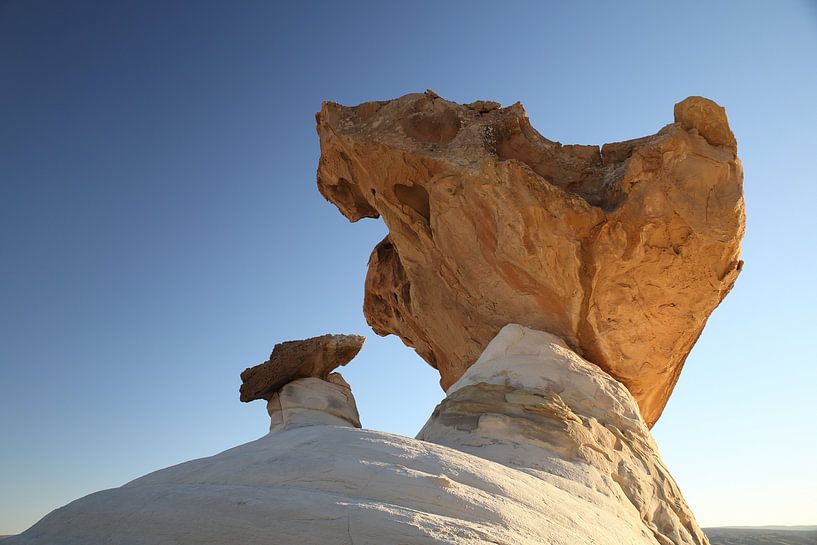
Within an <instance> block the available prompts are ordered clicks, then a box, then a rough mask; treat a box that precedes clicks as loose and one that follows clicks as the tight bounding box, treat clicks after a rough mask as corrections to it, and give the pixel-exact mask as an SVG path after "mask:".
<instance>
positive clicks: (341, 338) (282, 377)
mask: <svg viewBox="0 0 817 545" xmlns="http://www.w3.org/2000/svg"><path fill="white" fill-rule="evenodd" d="M365 340H366V338H365V337H362V336H360V335H321V336H320V337H312V338H310V339H305V340H302V341H287V342H283V343H280V344H276V345H275V347H274V348H273V349H272V353H271V354H270V357H269V360H267V361H265V362H264V363H262V364H260V365H256V366H255V367H250V368H248V369H245V370H244V372H242V373H241V381H242V384H241V388H240V397H241V401H244V402H249V401H253V400H256V399H266V400H268V401H269V400H270V399H271V398H272V396H273V395H274V394H275V393H276V392H277V391H278V390H280V389H281V388H283V387H284V386H285V385H286V384H288V383H290V382H292V381H293V380H296V379H299V378H308V377H315V378H319V379H323V380H327V379H328V377H329V374H330V373H331V372H332V371H334V370H335V369H337V368H338V367H340V366H341V365H346V364H347V363H349V362H350V361H352V358H354V357H355V356H357V353H358V352H360V349H361V348H362V347H363V342H364V341H365ZM347 386H348V385H347Z"/></svg>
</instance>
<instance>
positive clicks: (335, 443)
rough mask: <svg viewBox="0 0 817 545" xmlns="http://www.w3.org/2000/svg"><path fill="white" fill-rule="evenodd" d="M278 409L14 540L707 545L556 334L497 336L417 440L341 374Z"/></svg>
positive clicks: (619, 393) (513, 329) (642, 439)
mask: <svg viewBox="0 0 817 545" xmlns="http://www.w3.org/2000/svg"><path fill="white" fill-rule="evenodd" d="M347 392H348V395H347ZM344 403H346V404H347V405H346V406H343V404H344ZM349 404H351V405H349ZM269 408H270V413H271V416H272V419H273V426H272V431H271V432H270V433H269V434H268V435H266V436H265V437H263V438H261V439H259V440H257V441H253V442H251V443H247V444H245V445H241V446H239V447H236V448H234V449H231V450H228V451H226V452H223V453H221V454H218V455H216V456H213V457H210V458H204V459H201V460H194V461H191V462H187V463H184V464H181V465H178V466H174V467H170V468H167V469H164V470H161V471H157V472H155V473H152V474H150V475H147V476H145V477H142V478H140V479H137V480H135V481H133V482H131V483H128V484H126V485H125V486H123V487H121V488H117V489H113V490H106V491H102V492H97V493H95V494H91V495H90V496H87V497H85V498H82V499H80V500H77V501H75V502H73V503H71V504H69V505H67V506H65V507H63V508H61V509H58V510H56V511H54V512H53V513H51V514H50V515H48V516H47V517H45V518H44V519H43V520H41V521H40V522H39V523H37V524H36V525H34V526H33V527H32V528H31V529H29V530H28V531H27V532H25V533H23V534H21V535H20V536H17V537H14V538H11V539H10V540H8V541H7V542H4V545H5V544H8V545H23V544H26V545H33V544H37V545H45V544H49V545H54V544H56V545H108V544H109V545H114V544H115V545H163V544H168V545H169V544H174V545H188V544H189V545H193V544H197V545H205V544H212V545H227V544H236V545H237V544H241V545H253V544H257V545H262V544H263V545H312V544H314V545H318V544H320V545H335V544H337V545H395V544H404V545H413V544H417V545H419V544H462V545H465V544H468V545H475V544H486V545H487V544H495V545H496V544H503V545H527V544H530V545H534V544H536V545H539V544H545V543H547V544H553V545H576V544H588V543H593V544H599V545H628V544H632V545H636V544H653V545H655V544H662V545H663V544H667V543H706V538H705V537H703V535H702V534H701V532H700V530H699V529H698V527H697V525H696V523H695V522H694V519H693V518H692V515H691V514H690V513H689V511H688V509H687V508H686V505H685V503H684V501H683V498H681V495H680V492H678V490H677V488H676V487H675V485H674V483H673V481H672V479H671V477H670V476H669V474H668V473H667V472H666V470H665V469H664V467H663V465H662V464H661V461H660V459H659V457H658V454H657V451H656V449H655V444H654V443H653V441H652V440H651V439H650V436H649V432H648V431H647V428H646V425H645V424H644V421H643V420H642V419H641V417H640V416H639V413H638V410H637V408H636V405H635V402H634V401H633V399H632V397H631V396H630V395H629V393H627V390H626V389H625V388H624V387H622V386H621V385H620V384H619V383H617V382H616V381H615V380H613V379H612V378H610V377H609V376H608V375H606V374H605V373H604V372H603V371H601V370H600V369H599V368H598V367H596V366H594V365H592V364H589V363H587V362H585V361H584V360H582V359H581V358H579V357H578V356H576V355H575V354H574V353H572V352H571V351H570V350H568V349H567V348H565V345H564V344H562V343H561V342H560V341H559V340H558V339H557V338H555V337H553V336H551V335H548V334H546V333H540V332H535V331H531V330H527V329H525V328H522V327H520V326H513V325H511V326H507V327H506V328H504V329H503V330H502V331H501V332H500V334H499V335H498V336H497V338H496V339H494V341H492V342H491V343H490V345H489V346H488V348H487V349H486V351H485V353H484V354H483V356H482V357H481V358H480V360H479V362H478V363H477V364H475V365H474V366H472V367H471V368H470V369H469V371H468V372H467V373H466V374H465V375H464V376H463V377H462V379H461V380H460V381H459V382H457V383H456V384H455V385H454V386H452V388H451V390H450V392H449V396H448V398H447V399H446V400H445V401H444V402H443V403H442V404H441V405H440V406H439V407H438V408H437V410H436V411H435V413H434V415H433V416H432V418H431V420H430V421H429V422H428V424H427V425H426V426H425V428H424V429H423V431H422V432H421V434H420V437H421V438H422V439H425V440H420V439H410V438H407V437H400V436H396V435H391V434H388V433H383V432H377V431H370V430H362V429H358V428H357V427H355V426H356V425H357V411H356V409H354V401H353V399H352V398H351V394H350V391H349V390H348V388H347V387H346V386H345V383H342V382H341V381H340V379H338V378H335V379H333V382H327V381H323V380H320V379H316V378H309V379H300V380H297V381H294V382H292V383H290V385H288V386H287V387H285V388H284V389H283V390H281V392H280V394H279V396H278V398H277V399H272V400H270V405H269ZM435 443H440V444H435Z"/></svg>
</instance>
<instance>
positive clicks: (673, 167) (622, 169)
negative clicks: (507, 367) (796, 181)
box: [317, 92, 744, 425]
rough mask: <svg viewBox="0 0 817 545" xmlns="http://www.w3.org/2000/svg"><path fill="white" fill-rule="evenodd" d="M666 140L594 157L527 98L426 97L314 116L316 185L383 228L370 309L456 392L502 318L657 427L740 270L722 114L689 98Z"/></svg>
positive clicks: (729, 140)
mask: <svg viewBox="0 0 817 545" xmlns="http://www.w3.org/2000/svg"><path fill="white" fill-rule="evenodd" d="M675 118H676V122H675V123H672V124H670V125H667V126H666V127H664V128H663V129H661V130H660V131H659V132H658V133H657V134H655V135H653V136H648V137H645V138H640V139H636V140H631V141H627V142H619V143H614V144H606V145H604V146H603V147H601V148H599V147H598V146H580V145H561V144H559V143H558V142H553V141H550V140H548V139H546V138H544V137H542V136H541V135H540V134H539V133H537V132H536V131H535V130H534V129H533V127H532V126H531V125H530V123H529V121H528V119H527V117H526V116H525V112H524V110H523V108H522V106H521V105H519V104H514V105H512V106H510V107H507V108H501V107H499V105H498V104H496V103H491V102H487V101H481V102H477V103H472V104H469V105H459V104H456V103H453V102H450V101H446V100H444V99H442V98H440V97H438V96H437V95H435V94H434V93H431V92H427V93H425V94H410V95H406V96H404V97H401V98H399V99H395V100H391V101H385V102H368V103H364V104H361V105H359V106H356V107H344V106H341V105H338V104H335V103H325V104H324V105H323V108H322V109H321V111H320V113H319V114H318V116H317V122H318V126H317V129H318V134H319V136H320V144H321V159H320V164H319V167H318V187H319V189H320V191H321V193H322V194H323V195H324V197H326V198H327V199H328V200H329V201H331V202H332V203H334V204H335V205H336V206H337V207H338V209H339V210H340V212H341V213H343V214H344V216H346V217H347V218H348V219H349V220H350V221H357V220H359V219H361V218H364V217H369V218H376V217H382V218H383V220H384V221H385V223H386V225H387V227H388V229H389V234H388V236H387V237H386V239H384V240H383V241H382V242H381V243H380V244H378V245H377V247H376V248H375V249H374V251H373V252H372V254H371V257H370V261H369V271H368V274H367V278H366V288H365V299H364V313H365V315H366V319H367V321H368V322H369V324H370V325H371V326H372V327H373V329H374V330H375V332H377V333H378V334H380V335H386V334H395V335H398V336H399V337H400V338H401V339H402V340H403V342H404V343H405V344H407V345H408V346H411V347H413V348H415V349H416V351H417V353H418V354H419V355H420V356H421V357H422V358H423V359H425V360H426V361H427V362H428V363H429V364H431V365H432V366H434V367H435V368H437V369H438V370H439V372H440V375H441V385H442V387H443V388H444V389H447V388H448V387H449V386H450V385H451V384H453V383H454V382H455V381H456V380H457V379H458V378H459V377H460V376H462V374H463V373H464V371H465V370H466V369H467V368H468V367H469V366H470V365H472V364H473V363H474V362H475V361H476V360H477V358H478V357H479V355H480V353H481V352H482V351H483V349H484V348H485V347H486V346H487V344H488V342H489V341H490V340H491V339H492V338H493V337H494V336H495V335H496V334H497V332H498V331H499V330H500V328H501V327H502V326H504V325H505V324H507V323H519V324H522V325H525V326H528V327H531V328H534V329H537V330H542V331H548V332H550V333H553V334H555V335H558V336H559V337H561V338H563V339H565V341H566V342H567V343H568V345H569V346H570V347H571V348H573V349H574V350H576V351H577V352H579V353H580V354H581V355H582V356H583V357H585V358H586V359H588V360H590V361H592V362H594V363H596V364H598V365H599V366H600V367H602V368H603V369H604V370H605V371H607V372H608V373H610V374H611V375H612V376H613V377H615V378H616V379H618V380H620V381H621V382H622V383H623V384H624V385H626V386H627V388H628V389H629V390H630V392H631V393H632V394H633V396H634V397H635V399H636V400H637V402H638V404H639V407H640V409H641V412H642V414H643V416H644V418H645V420H646V421H647V423H648V424H649V425H652V424H653V423H654V422H655V421H656V420H657V419H658V417H659V416H660V414H661V411H662V410H663V407H664V405H665V404H666V401H667V399H668V398H669V396H670V394H671V392H672V389H673V387H674V385H675V383H676V381H677V379H678V376H679V374H680V372H681V369H682V367H683V363H684V361H685V359H686V356H687V355H688V353H689V351H690V350H691V348H692V346H693V345H694V343H695V341H696V340H697V338H698V336H699V335H700V333H701V330H702V329H703V327H704V325H705V323H706V319H707V317H708V316H709V314H710V313H711V312H712V310H713V309H714V308H715V307H716V306H717V305H718V304H719V303H720V301H721V300H722V299H723V297H724V296H725V295H726V294H727V293H728V291H729V290H730V289H731V287H732V285H733V283H734V281H735V279H736V278H737V275H738V273H739V271H740V267H741V262H740V261H739V259H738V258H739V253H740V239H741V237H742V234H743V229H744V206H743V195H742V169H741V165H740V161H739V160H738V158H737V155H736V145H735V140H734V136H732V133H731V131H730V130H729V126H728V124H727V121H726V115H725V113H724V111H723V108H721V107H720V106H718V105H717V104H715V103H714V102H711V101H709V100H707V99H703V98H700V97H691V98H689V99H686V100H685V101H683V102H681V103H679V104H678V105H676V108H675Z"/></svg>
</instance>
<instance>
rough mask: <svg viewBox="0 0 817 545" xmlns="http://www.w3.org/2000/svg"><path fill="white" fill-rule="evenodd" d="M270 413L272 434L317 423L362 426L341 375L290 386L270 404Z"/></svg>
mask: <svg viewBox="0 0 817 545" xmlns="http://www.w3.org/2000/svg"><path fill="white" fill-rule="evenodd" d="M267 413H269V416H270V431H278V430H288V429H292V428H300V427H302V426H314V425H317V424H322V425H325V426H353V427H355V428H359V427H360V415H359V414H358V412H357V404H356V403H355V398H354V396H353V395H352V389H351V387H350V386H349V384H348V383H347V382H346V381H345V380H343V376H341V374H340V373H332V374H330V375H329V376H328V377H327V378H326V380H322V379H319V378H315V377H309V378H301V379H297V380H294V381H292V382H290V383H288V384H287V385H285V386H284V387H283V388H281V389H280V390H278V391H277V392H275V394H273V396H272V397H271V398H270V400H269V401H268V402H267Z"/></svg>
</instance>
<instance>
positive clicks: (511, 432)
mask: <svg viewBox="0 0 817 545" xmlns="http://www.w3.org/2000/svg"><path fill="white" fill-rule="evenodd" d="M417 438H418V439H423V440H425V441H431V442H434V443H437V444H440V445H445V446H449V447H451V448H455V449H457V450H461V451H463V452H468V453H471V454H474V455H476V456H480V457H482V458H487V459H489V460H493V461H495V462H499V463H501V464H503V465H506V466H509V467H517V468H519V469H522V470H525V471H528V472H533V473H534V474H536V475H538V476H539V477H540V478H541V479H544V480H546V481H548V482H554V483H558V482H561V483H562V484H561V486H562V487H563V488H566V489H571V490H573V493H574V494H575V495H576V496H577V497H581V498H585V499H586V500H587V501H590V502H592V503H597V502H596V501H595V500H594V497H595V496H597V495H599V494H600V495H602V496H604V497H605V498H606V499H609V500H611V501H613V502H616V503H622V504H629V505H630V506H632V508H634V509H635V510H636V511H637V512H638V515H639V516H640V518H641V520H642V522H643V524H644V526H645V527H646V528H648V529H649V531H650V532H652V534H653V535H654V537H655V540H656V541H657V542H658V543H661V544H662V545H669V544H673V543H675V544H680V543H688V544H693V543H694V544H702V543H706V538H705V537H704V534H703V533H702V531H701V529H700V527H698V524H697V523H696V522H695V517H694V516H693V515H692V512H691V511H690V509H689V507H688V506H687V504H686V502H685V501H684V498H683V496H682V495H681V491H680V490H679V488H678V486H677V485H676V484H675V481H674V480H673V478H672V476H671V475H670V473H669V471H668V470H667V468H666V467H665V466H664V464H663V462H662V461H661V458H660V456H659V454H658V447H657V446H656V444H655V441H654V440H653V438H652V435H651V434H650V432H649V429H648V428H647V426H646V424H645V422H644V420H643V419H642V418H641V416H640V414H639V410H638V406H637V405H636V403H635V400H634V399H633V397H632V396H631V395H630V393H629V392H628V391H627V389H626V388H624V386H622V384H621V383H619V382H618V381H616V380H615V379H613V378H612V377H611V376H610V375H608V374H607V373H605V372H604V371H602V370H601V369H600V368H599V367H597V366H596V365H594V364H592V363H590V362H587V361H585V360H584V359H582V358H581V357H579V356H578V355H577V354H576V353H575V352H573V351H572V350H570V349H569V348H568V347H567V345H566V344H565V343H564V341H562V340H561V339H559V338H558V337H556V336H554V335H551V334H549V333H544V332H541V331H534V330H531V329H528V328H525V327H522V326H519V325H513V324H511V325H507V326H505V327H504V328H502V330H500V332H499V334H498V335H497V336H496V338H494V339H493V340H492V341H491V342H490V343H489V344H488V347H487V348H486V349H485V352H483V353H482V355H481V356H480V358H479V359H478V360H477V362H476V363H474V365H472V366H471V367H470V368H469V369H468V370H467V371H466V372H465V374H464V375H463V376H462V378H460V380H458V381H457V382H456V383H455V384H454V385H453V386H451V388H449V390H448V395H447V396H446V398H445V400H443V402H442V403H440V405H439V406H438V407H437V408H436V409H435V411H434V414H433V415H432V417H431V418H430V419H429V421H428V423H427V424H426V425H425V427H424V428H423V430H422V431H421V432H420V434H419V435H418V436H417ZM557 486H559V485H558V484H557Z"/></svg>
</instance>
